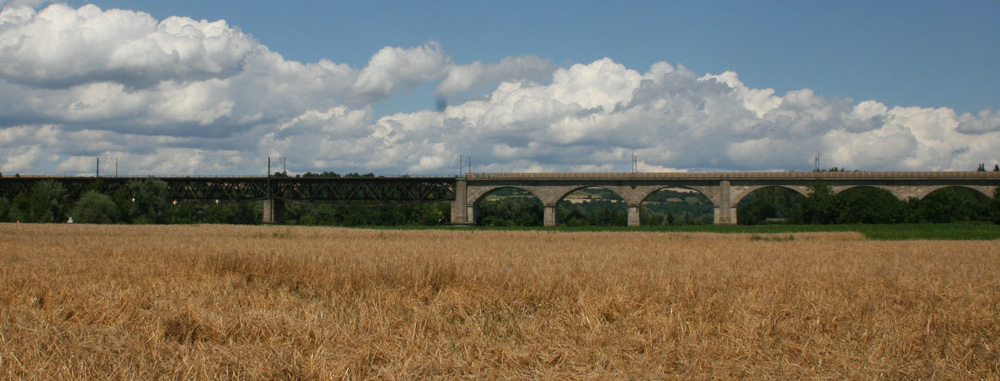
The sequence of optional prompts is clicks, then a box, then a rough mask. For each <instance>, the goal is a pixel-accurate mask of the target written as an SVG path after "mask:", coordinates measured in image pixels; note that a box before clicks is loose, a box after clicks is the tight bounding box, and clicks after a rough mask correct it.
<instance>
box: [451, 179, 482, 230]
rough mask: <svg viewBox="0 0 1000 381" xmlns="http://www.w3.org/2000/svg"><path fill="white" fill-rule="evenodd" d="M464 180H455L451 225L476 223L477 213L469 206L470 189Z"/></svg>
mask: <svg viewBox="0 0 1000 381" xmlns="http://www.w3.org/2000/svg"><path fill="white" fill-rule="evenodd" d="M467 184H468V183H467V182H466V181H465V179H464V178H457V179H455V201H452V202H451V224H452V225H472V224H475V223H476V216H475V213H476V211H475V210H474V209H475V208H474V206H473V205H469V187H468V185H467Z"/></svg>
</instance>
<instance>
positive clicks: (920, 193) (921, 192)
mask: <svg viewBox="0 0 1000 381" xmlns="http://www.w3.org/2000/svg"><path fill="white" fill-rule="evenodd" d="M952 187H955V188H965V189H972V190H974V191H976V192H979V193H982V195H983V196H986V198H990V197H993V192H994V191H995V190H996V189H997V187H995V186H989V185H929V186H924V187H920V189H918V190H917V191H916V192H914V196H913V197H916V198H917V199H920V200H923V199H924V197H927V195H929V194H931V193H934V192H936V191H939V190H942V189H945V188H952Z"/></svg>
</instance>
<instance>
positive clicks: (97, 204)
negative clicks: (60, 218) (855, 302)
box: [70, 190, 118, 224]
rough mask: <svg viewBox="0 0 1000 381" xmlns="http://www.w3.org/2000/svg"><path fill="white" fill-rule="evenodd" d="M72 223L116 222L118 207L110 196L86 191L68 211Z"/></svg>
mask: <svg viewBox="0 0 1000 381" xmlns="http://www.w3.org/2000/svg"><path fill="white" fill-rule="evenodd" d="M70 216H72V217H73V221H74V222H80V223H87V224H110V223H114V222H117V221H118V205H115V201H114V200H112V199H111V197H110V196H108V195H105V194H102V193H100V192H98V191H93V190H91V191H87V192H85V193H84V194H83V196H82V197H80V201H78V202H77V203H76V205H74V206H73V209H70Z"/></svg>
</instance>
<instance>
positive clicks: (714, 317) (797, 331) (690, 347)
mask: <svg viewBox="0 0 1000 381" xmlns="http://www.w3.org/2000/svg"><path fill="white" fill-rule="evenodd" d="M997 274H1000V250H998V248H997V245H996V243H995V242H988V241H904V242H873V241H865V240H863V238H862V237H861V236H860V235H856V234H853V233H801V234H783V235H773V236H768V235H764V236H761V235H753V236H751V235H738V234H727V235H718V234H706V233H674V234H666V233H640V232H627V233H621V232H618V233H612V232H609V233H559V232H545V231H516V232H513V231H479V230H469V231H462V230H451V231H418V230H413V231H407V230H401V231H396V230H356V229H331V228H303V227H296V228H291V227H237V226H87V225H26V224H2V225H0V285H2V287H0V348H2V349H0V377H2V378H25V377H28V378H30V377H44V378H67V377H74V378H108V377H114V378H126V377H127V378H156V377H161V376H169V377H184V378H192V377H196V378H219V377H227V378H228V377H239V378H328V377H349V378H372V377H406V378H411V377H420V378H426V377H448V378H450V377H475V378H500V377H502V378H514V377H544V378H573V377H578V378H584V377H586V378H594V377H602V378H603V377H608V376H611V377H639V378H660V377H665V376H671V375H676V376H712V375H715V376H724V377H753V378H758V377H770V378H790V377H823V378H827V377H829V378H872V377H878V376H885V377H892V378H930V377H939V378H990V377H995V376H996V375H998V374H1000V368H998V367H1000V365H998V352H997V345H1000V321H998V316H1000V310H998V306H1000V280H998V277H997Z"/></svg>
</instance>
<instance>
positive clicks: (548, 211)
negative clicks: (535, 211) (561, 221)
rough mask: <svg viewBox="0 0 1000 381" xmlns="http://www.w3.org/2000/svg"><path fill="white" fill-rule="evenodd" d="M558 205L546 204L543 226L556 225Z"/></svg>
mask: <svg viewBox="0 0 1000 381" xmlns="http://www.w3.org/2000/svg"><path fill="white" fill-rule="evenodd" d="M557 222H558V221H556V206H555V205H545V211H544V214H543V215H542V226H556V223H557Z"/></svg>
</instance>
